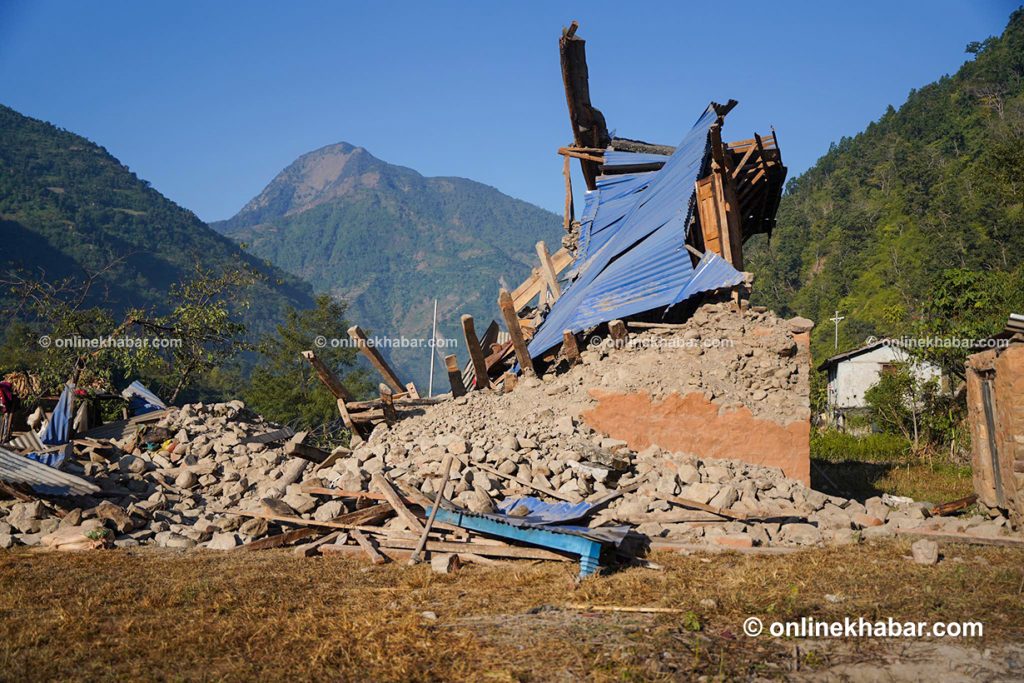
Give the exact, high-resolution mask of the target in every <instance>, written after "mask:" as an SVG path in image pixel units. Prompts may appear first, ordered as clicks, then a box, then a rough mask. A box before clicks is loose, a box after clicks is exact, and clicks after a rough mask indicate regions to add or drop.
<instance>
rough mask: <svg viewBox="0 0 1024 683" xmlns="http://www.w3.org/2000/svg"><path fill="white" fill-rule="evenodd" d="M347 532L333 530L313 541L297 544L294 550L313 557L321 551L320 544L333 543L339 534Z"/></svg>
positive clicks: (295, 552) (301, 555) (298, 553)
mask: <svg viewBox="0 0 1024 683" xmlns="http://www.w3.org/2000/svg"><path fill="white" fill-rule="evenodd" d="M344 533H347V532H345V531H332V532H331V533H329V534H327V535H326V536H321V537H320V538H318V539H316V540H315V541H313V542H312V543H303V544H302V545H298V546H295V550H293V551H292V552H293V553H294V554H295V555H298V556H299V557H312V556H313V555H316V554H317V553H319V552H320V546H322V545H326V544H328V543H333V542H334V541H335V540H336V539H337V538H338V537H339V536H341V535H342V534H344Z"/></svg>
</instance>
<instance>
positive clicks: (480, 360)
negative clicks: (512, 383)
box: [462, 313, 491, 391]
mask: <svg viewBox="0 0 1024 683" xmlns="http://www.w3.org/2000/svg"><path fill="white" fill-rule="evenodd" d="M462 334H463V336H464V337H465V338H466V348H467V349H468V350H469V358H470V360H472V361H473V372H474V373H475V374H476V389H477V391H479V390H480V389H487V388H489V387H490V386H491V381H490V379H489V378H488V377H487V361H486V360H485V359H484V350H483V349H482V348H480V339H479V338H478V337H477V336H476V327H475V326H474V325H473V316H471V315H469V314H468V313H467V314H465V315H463V316H462Z"/></svg>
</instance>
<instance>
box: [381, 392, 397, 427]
mask: <svg viewBox="0 0 1024 683" xmlns="http://www.w3.org/2000/svg"><path fill="white" fill-rule="evenodd" d="M379 389H380V407H381V412H383V413H384V422H386V423H387V424H389V425H393V424H395V423H396V422H398V413H397V412H395V399H394V394H393V393H392V391H391V387H389V386H388V385H387V384H384V383H381V384H380V386H379Z"/></svg>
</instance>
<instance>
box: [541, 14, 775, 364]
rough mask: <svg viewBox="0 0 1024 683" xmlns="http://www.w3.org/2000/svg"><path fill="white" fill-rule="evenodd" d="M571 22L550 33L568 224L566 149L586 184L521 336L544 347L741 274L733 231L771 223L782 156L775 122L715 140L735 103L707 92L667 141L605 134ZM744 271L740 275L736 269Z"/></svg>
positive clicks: (763, 228)
mask: <svg viewBox="0 0 1024 683" xmlns="http://www.w3.org/2000/svg"><path fill="white" fill-rule="evenodd" d="M577 28H578V24H577V23H576V22H573V23H572V25H571V26H570V27H569V28H568V29H565V30H564V31H563V33H562V37H561V39H560V41H559V48H560V51H561V62H562V77H563V81H564V84H565V92H566V102H567V105H568V109H569V120H570V123H571V125H572V130H573V138H574V144H573V145H572V146H569V147H563V148H561V149H559V153H560V154H562V155H563V156H565V159H566V165H565V175H566V215H565V222H564V225H565V227H566V229H567V230H570V231H571V230H572V229H573V227H574V216H573V201H572V183H571V180H570V177H569V167H568V160H569V159H570V158H576V159H578V160H579V162H580V168H581V171H582V173H583V177H584V180H585V181H586V184H587V188H588V192H587V195H586V204H585V206H584V210H583V214H582V215H581V217H580V220H579V237H578V240H577V245H576V254H575V260H574V262H573V264H572V266H571V267H570V268H569V269H568V271H567V277H566V279H567V281H568V282H567V284H564V285H562V286H560V287H559V289H561V290H562V291H561V293H560V294H561V296H558V295H557V294H556V296H555V297H554V298H555V299H556V300H555V301H554V303H553V304H552V306H551V311H550V313H549V315H548V316H547V317H546V318H545V319H544V321H543V322H542V323H541V324H540V325H539V326H538V327H537V330H536V335H535V336H534V337H533V339H532V341H531V342H530V345H529V352H530V356H531V357H532V358H537V357H539V356H541V355H543V354H544V353H545V352H546V351H548V350H549V349H551V348H553V347H554V346H555V345H557V344H558V342H559V341H560V340H561V339H562V338H563V335H564V333H565V332H566V331H569V332H570V333H577V332H581V331H583V330H585V329H587V328H589V327H593V326H596V325H598V324H600V323H604V322H610V321H612V320H615V319H617V318H621V317H625V316H630V315H635V314H638V313H643V312H646V311H655V310H658V309H662V310H667V309H669V308H670V307H672V306H673V305H675V304H678V303H680V302H682V301H685V300H686V299H688V298H690V297H691V296H693V295H694V294H697V293H700V292H705V291H710V290H715V289H723V288H731V287H736V286H739V285H740V284H742V283H743V282H744V281H745V277H744V274H743V273H742V270H743V248H742V247H743V243H744V242H745V241H746V240H747V239H749V238H750V237H752V236H753V235H756V234H761V233H769V234H770V233H771V230H772V228H773V227H774V225H775V214H776V211H777V210H778V203H779V198H780V197H781V194H782V187H783V183H784V182H785V177H786V168H785V166H783V165H782V157H781V153H780V151H779V148H778V142H777V139H776V137H775V133H774V132H772V134H771V135H768V136H765V137H763V138H762V137H761V136H760V135H754V137H753V138H751V139H749V140H743V141H740V142H735V143H723V141H722V137H721V130H722V125H723V123H724V120H725V116H726V115H727V114H728V113H729V111H731V110H732V108H733V107H735V106H736V104H737V103H736V101H735V100H730V101H729V102H728V103H726V104H724V105H723V104H717V103H715V102H712V103H711V104H710V105H709V106H708V107H707V109H705V110H704V112H703V113H702V114H701V115H700V117H698V119H697V121H696V123H694V125H693V127H692V128H691V129H690V131H689V132H688V133H687V134H686V136H685V137H684V138H683V140H682V142H680V143H679V145H677V146H676V147H670V146H666V145H659V144H652V143H647V142H642V141H638V140H630V139H627V138H613V137H612V136H611V135H610V134H609V132H608V128H607V125H606V123H605V118H604V115H603V114H602V113H601V112H600V110H598V109H597V108H596V107H594V106H593V104H592V103H591V100H590V85H589V71H588V69H587V63H586V50H585V41H583V39H582V38H580V37H579V36H577V35H576V30H577ZM746 279H747V280H749V278H746Z"/></svg>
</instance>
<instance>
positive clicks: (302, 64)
mask: <svg viewBox="0 0 1024 683" xmlns="http://www.w3.org/2000/svg"><path fill="white" fill-rule="evenodd" d="M1017 4H1018V0H1013V1H1010V2H1006V1H1000V0H988V1H983V0H977V1H970V0H961V1H956V2H951V1H948V0H931V1H928V2H896V1H893V0H887V1H885V2H877V1H874V0H870V1H861V2H777V3H765V2H729V3H722V2H714V3H701V4H700V5H697V4H695V3H689V2H665V3H660V2H645V3H624V2H621V0H620V1H619V2H615V3H611V2H600V1H595V0H590V1H588V2H584V3H555V2H504V3H500V4H499V3H485V2H469V1H466V2H446V1H440V2H422V1H420V2H374V3H369V2H359V3H355V2H330V3H328V2H282V1H279V0H277V1H273V2H266V1H264V2H196V1H192V0H174V1H173V2H164V1H146V2H134V1H133V2H106V1H105V2H82V1H81V0H67V1H63V2H49V1H45V0H44V1H41V2H27V1H22V0H0V103H3V104H6V105H8V106H11V107H13V108H14V109H16V110H18V111H20V112H22V113H24V114H27V115H30V116H34V117H37V118H41V119H44V120H47V121H50V122H52V123H55V124H56V125H58V126H61V127H63V128H67V129H68V130H71V131H73V132H76V133H79V134H82V135H84V136H86V137H88V138H90V139H92V140H94V141H95V142H97V143H99V144H101V145H103V146H104V147H106V148H107V149H108V150H109V151H110V152H111V153H112V154H114V155H115V156H116V157H118V158H119V159H120V160H121V161H122V162H124V163H125V164H127V165H128V166H129V167H130V168H131V169H132V170H133V171H135V172H136V173H137V174H138V175H139V176H141V177H142V178H145V179H147V180H149V181H150V182H152V184H153V186H154V187H156V188H157V189H158V190H160V191H161V192H163V193H164V194H165V195H167V196H169V197H170V198H171V199H173V200H175V201H177V202H178V203H180V204H182V205H183V206H185V207H187V208H189V209H192V210H193V211H195V212H196V213H197V214H198V215H199V216H200V217H201V218H203V219H205V220H216V219H221V218H227V217H230V216H231V215H233V214H234V213H235V212H236V211H237V210H238V209H239V208H241V206H242V205H243V204H244V203H245V202H246V201H248V200H249V199H250V198H251V197H253V196H254V195H255V194H256V193H258V192H259V191H260V190H261V189H262V188H263V186H264V185H265V184H266V183H267V182H269V181H270V179H271V178H273V176H274V175H275V174H276V173H277V172H278V171H280V170H281V169H282V168H284V167H285V166H286V165H287V164H288V163H290V162H291V161H292V160H293V159H294V158H295V157H297V156H298V155H300V154H302V153H304V152H307V151H309V150H312V149H315V148H317V147H321V146H323V145H326V144H330V143H334V142H338V141H342V140H344V141H347V142H351V143H353V144H356V145H362V146H363V147H366V148H367V149H368V150H370V152H372V153H373V154H374V155H376V156H378V157H380V158H381V159H384V160H385V161H389V162H391V163H396V164H402V165H405V166H409V167H412V168H414V169H416V170H418V171H420V172H421V173H423V174H425V175H457V176H464V177H467V178H472V179H474V180H478V181H481V182H484V183H487V184H489V185H493V186H495V187H497V188H498V189H500V190H502V191H503V192H506V193H508V194H510V195H513V196H515V197H520V198H522V199H526V200H527V201H530V202H533V203H535V204H538V205H540V206H543V207H546V208H549V209H552V210H554V211H556V212H560V211H561V206H562V199H563V194H562V193H563V187H562V179H561V164H560V160H559V158H558V157H557V156H556V155H555V149H556V148H557V147H558V146H559V145H562V144H565V143H567V142H569V141H570V140H571V133H570V130H569V124H568V117H567V115H566V111H565V98H564V94H563V91H562V84H561V75H560V71H559V65H558V49H557V39H558V35H559V31H560V29H561V27H562V26H563V25H568V23H569V21H570V20H572V19H578V20H579V22H580V24H581V28H580V31H579V33H580V35H581V36H583V37H584V38H586V39H587V49H588V58H589V63H590V74H591V93H592V95H593V99H594V103H595V104H596V105H597V106H598V107H599V108H600V109H602V110H603V111H604V114H605V116H606V118H607V120H608V123H609V126H610V127H611V128H612V129H613V130H615V131H616V132H618V134H620V135H624V136H627V137H636V138H642V139H647V140H650V141H655V142H662V143H668V144H675V143H676V142H677V141H678V140H679V139H681V138H682V136H683V134H684V132H685V130H686V129H687V128H688V126H689V125H690V124H691V123H692V122H693V120H694V119H695V118H696V117H697V115H698V114H699V113H700V112H701V110H702V109H703V107H704V106H705V105H706V104H707V102H708V101H709V100H712V99H714V100H718V101H722V102H724V101H725V100H727V99H728V98H730V97H732V98H735V99H737V100H739V102H740V106H739V107H738V108H737V109H736V110H734V111H733V113H732V114H730V116H729V118H728V120H727V122H726V130H725V132H726V136H727V137H731V138H745V137H748V136H749V134H750V133H751V132H753V131H754V130H757V131H761V132H764V131H767V130H768V127H769V126H770V125H774V126H775V127H776V129H777V130H778V134H779V138H780V141H781V143H782V151H783V159H784V161H785V162H786V163H787V165H788V166H789V167H790V175H791V177H792V176H794V175H796V174H798V173H799V172H800V171H802V170H804V169H806V168H807V167H808V166H810V165H811V164H813V163H814V161H815V160H816V159H817V158H818V157H819V156H820V155H821V154H822V153H824V152H825V151H826V150H827V149H828V146H829V143H830V142H832V141H835V140H838V139H839V138H840V137H841V136H843V135H851V134H854V133H856V132H857V131H859V130H861V129H862V128H863V127H864V126H865V125H866V124H867V123H868V122H869V121H871V120H873V119H876V118H877V117H878V116H879V115H881V114H882V112H884V110H885V108H886V106H887V105H889V104H893V105H896V106H898V105H899V104H900V103H902V102H903V101H904V100H905V98H906V96H907V93H908V92H909V90H910V89H911V88H914V87H919V86H921V85H924V84H926V83H928V82H930V81H932V80H934V79H936V78H938V77H939V76H941V75H943V74H946V73H952V72H953V71H955V70H956V69H957V67H958V66H959V65H960V64H961V63H962V62H963V61H964V60H965V59H966V57H967V55H965V54H964V46H965V45H966V44H967V43H968V42H969V41H972V40H981V39H983V38H985V37H987V36H989V35H993V34H997V33H999V32H1001V31H1002V29H1003V27H1004V26H1005V24H1006V20H1007V18H1008V17H1009V15H1010V13H1011V11H1012V10H1013V9H1014V7H1016V6H1017ZM0 134H2V131H0Z"/></svg>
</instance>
